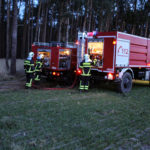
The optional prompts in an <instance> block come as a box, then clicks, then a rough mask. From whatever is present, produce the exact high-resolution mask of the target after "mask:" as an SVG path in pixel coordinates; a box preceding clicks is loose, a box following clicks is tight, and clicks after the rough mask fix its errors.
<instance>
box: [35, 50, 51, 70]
mask: <svg viewBox="0 0 150 150" xmlns="http://www.w3.org/2000/svg"><path fill="white" fill-rule="evenodd" d="M37 54H43V55H44V67H50V62H51V50H50V49H38V53H37Z"/></svg>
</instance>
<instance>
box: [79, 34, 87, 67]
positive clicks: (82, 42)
mask: <svg viewBox="0 0 150 150" xmlns="http://www.w3.org/2000/svg"><path fill="white" fill-rule="evenodd" d="M86 36H87V33H86V32H78V42H79V44H78V45H77V68H79V65H80V63H81V62H82V60H83V58H84V54H85V38H86Z"/></svg>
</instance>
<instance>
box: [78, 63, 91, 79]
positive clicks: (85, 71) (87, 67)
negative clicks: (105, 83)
mask: <svg viewBox="0 0 150 150" xmlns="http://www.w3.org/2000/svg"><path fill="white" fill-rule="evenodd" d="M80 68H81V69H82V74H81V75H82V76H91V62H84V61H83V62H81V63H80Z"/></svg>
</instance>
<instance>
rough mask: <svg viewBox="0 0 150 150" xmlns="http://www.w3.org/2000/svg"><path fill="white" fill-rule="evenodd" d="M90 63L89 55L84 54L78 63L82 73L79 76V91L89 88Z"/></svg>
mask: <svg viewBox="0 0 150 150" xmlns="http://www.w3.org/2000/svg"><path fill="white" fill-rule="evenodd" d="M91 65H92V61H91V60H90V59H89V55H88V54H85V55H84V60H83V61H82V62H81V63H80V66H79V68H81V69H82V74H81V76H80V86H79V90H80V91H83V90H84V91H88V89H89V80H90V77H91Z"/></svg>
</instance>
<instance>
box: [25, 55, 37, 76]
mask: <svg viewBox="0 0 150 150" xmlns="http://www.w3.org/2000/svg"><path fill="white" fill-rule="evenodd" d="M34 69H35V67H34V61H33V59H31V60H30V59H28V58H27V59H26V60H25V61H24V70H25V72H26V73H34Z"/></svg>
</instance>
